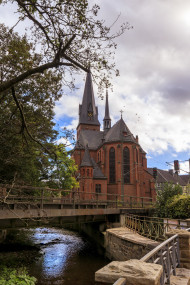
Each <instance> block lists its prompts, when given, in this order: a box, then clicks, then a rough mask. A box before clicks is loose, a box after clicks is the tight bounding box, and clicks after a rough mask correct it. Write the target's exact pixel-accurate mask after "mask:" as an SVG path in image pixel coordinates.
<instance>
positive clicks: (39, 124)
mask: <svg viewBox="0 0 190 285" xmlns="http://www.w3.org/2000/svg"><path fill="white" fill-rule="evenodd" d="M0 36H1V39H2V41H1V43H2V44H3V45H4V46H3V47H2V49H1V51H0V55H1V60H2V72H3V73H4V74H8V73H11V72H15V70H18V71H19V69H22V68H23V65H25V66H30V64H31V63H33V64H38V60H39V57H40V55H39V54H32V51H31V50H32V45H30V44H29V43H28V41H27V39H26V38H25V37H20V36H19V35H18V34H16V33H13V32H12V33H11V34H10V33H9V31H8V29H7V28H6V27H5V26H4V25H0ZM3 39H4V41H3ZM20 62H22V64H20ZM13 67H14V68H13ZM12 69H13V70H12ZM60 88H61V85H60V75H59V74H58V73H57V72H56V71H55V72H54V71H51V70H47V71H45V72H44V74H43V75H41V76H40V77H38V76H37V75H35V76H33V77H32V78H28V79H27V80H25V82H24V83H22V84H20V85H17V88H16V91H15V89H13V90H11V92H10V91H9V90H7V91H6V92H5V95H6V96H5V97H4V98H1V99H2V100H1V104H0V145H1V147H0V183H11V182H12V181H13V180H14V181H15V183H17V184H26V185H32V186H40V185H42V181H43V180H44V178H45V179H46V180H47V177H48V176H50V175H52V174H51V173H50V169H52V171H53V176H54V179H58V178H59V179H62V180H64V182H65V184H64V185H63V183H62V184H61V185H62V186H66V183H68V184H69V185H70V186H71V185H72V186H75V182H76V181H75V179H73V177H71V176H72V175H73V174H74V172H75V166H74V164H73V161H72V160H71V158H70V157H69V156H68V155H67V151H66V149H65V148H64V147H63V146H60V147H59V149H60V148H61V150H62V159H60V158H58V159H57V155H59V156H60V154H59V152H58V146H57V145H56V144H55V141H56V139H57V135H58V133H57V131H55V130H54V125H55V124H54V123H53V117H54V112H53V108H54V106H55V100H58V99H59V97H60V96H61V95H60V92H59V90H60ZM64 160H65V161H64ZM60 161H61V163H63V165H64V163H65V166H62V167H65V168H64V170H65V171H64V172H62V176H61V175H60V173H58V171H57V172H56V171H55V169H58V167H57V165H59V167H60ZM67 165H69V167H67ZM67 169H69V171H68V173H67V174H66V172H67ZM69 181H70V182H69ZM43 184H44V182H43ZM67 186H68V185H67ZM70 188H71V187H70Z"/></svg>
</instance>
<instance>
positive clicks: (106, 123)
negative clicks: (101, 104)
mask: <svg viewBox="0 0 190 285" xmlns="http://www.w3.org/2000/svg"><path fill="white" fill-rule="evenodd" d="M110 128H111V118H110V113H109V103H108V90H106V105H105V116H104V131H107V130H109V129H110Z"/></svg>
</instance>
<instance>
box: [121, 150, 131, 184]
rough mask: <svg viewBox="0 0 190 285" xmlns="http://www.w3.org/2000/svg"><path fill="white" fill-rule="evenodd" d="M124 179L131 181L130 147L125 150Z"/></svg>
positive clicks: (126, 181) (125, 181)
mask: <svg viewBox="0 0 190 285" xmlns="http://www.w3.org/2000/svg"><path fill="white" fill-rule="evenodd" d="M123 181H124V183H130V153H129V149H128V147H125V148H124V150H123Z"/></svg>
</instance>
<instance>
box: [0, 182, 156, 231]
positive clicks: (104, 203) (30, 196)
mask: <svg viewBox="0 0 190 285" xmlns="http://www.w3.org/2000/svg"><path fill="white" fill-rule="evenodd" d="M88 194H89V195H90V197H91V199H87V198H86V197H87V195H88ZM102 195H103V196H102ZM102 197H103V198H104V199H102ZM153 207H154V201H153V200H152V198H150V197H138V198H137V197H135V196H128V195H125V196H121V195H118V194H107V197H106V199H105V194H101V193H97V192H89V193H86V192H85V197H84V192H79V191H68V190H63V189H52V188H45V187H30V186H19V185H4V184H0V228H9V227H16V226H26V225H33V224H34V223H35V221H38V222H40V221H41V222H42V221H43V222H44V221H45V220H48V219H54V221H56V219H59V223H61V224H69V223H75V222H80V223H82V222H83V223H87V222H98V221H104V222H105V221H107V219H108V217H113V216H115V217H116V219H119V215H120V214H121V213H122V212H125V211H127V212H133V213H141V214H142V213H146V211H147V210H149V209H153Z"/></svg>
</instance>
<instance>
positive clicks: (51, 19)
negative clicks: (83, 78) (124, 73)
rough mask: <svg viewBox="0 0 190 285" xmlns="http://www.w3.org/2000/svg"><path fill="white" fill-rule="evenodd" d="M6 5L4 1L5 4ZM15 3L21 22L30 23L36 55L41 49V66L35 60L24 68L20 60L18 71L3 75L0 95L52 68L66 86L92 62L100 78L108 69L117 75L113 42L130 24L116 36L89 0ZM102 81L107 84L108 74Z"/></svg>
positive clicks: (4, 0) (39, 0) (19, 1)
mask: <svg viewBox="0 0 190 285" xmlns="http://www.w3.org/2000/svg"><path fill="white" fill-rule="evenodd" d="M7 2H9V1H8V0H3V1H2V3H3V4H6V3H7ZM12 3H13V4H17V12H18V14H19V21H24V20H26V19H29V20H30V21H31V24H32V28H31V33H32V34H31V35H32V37H31V38H32V39H31V40H30V44H32V46H33V56H34V55H35V52H36V49H38V50H40V57H38V64H36V62H33V61H32V62H30V64H29V65H25V64H23V63H21V61H20V60H19V64H20V68H19V69H18V70H17V69H14V70H13V69H9V72H7V73H4V72H3V76H2V82H1V85H0V92H4V91H6V90H8V89H10V88H11V87H12V86H15V85H17V84H19V83H20V82H23V81H24V80H26V79H27V78H29V77H31V76H32V75H34V74H41V73H43V72H44V71H45V70H48V69H51V68H59V71H60V73H61V74H62V79H63V80H64V84H65V83H69V84H70V85H73V81H72V80H71V81H68V80H67V74H68V73H69V72H70V73H73V72H74V71H78V70H79V69H82V70H85V71H88V69H89V62H90V65H91V69H93V70H94V71H97V72H98V74H99V75H100V73H101V71H105V70H107V71H111V70H115V72H116V73H117V74H118V70H116V69H115V64H114V63H113V62H111V56H112V54H113V49H115V48H116V44H115V42H114V39H115V38H116V37H118V36H119V35H121V34H122V33H123V32H124V31H125V30H126V29H129V28H130V27H129V25H128V23H126V24H123V25H121V28H120V30H119V31H118V32H117V33H116V34H111V27H107V26H105V24H104V21H103V20H99V19H98V18H97V15H98V10H99V9H100V7H99V6H98V5H94V6H93V7H92V8H90V7H89V5H88V1H87V0H61V1H60V0H56V1H51V0H47V1H43V0H34V1H31V0H13V1H12ZM10 32H12V30H11V31H10ZM5 48H6V46H5ZM108 59H109V61H108ZM96 75H97V74H96ZM101 79H102V80H103V81H104V83H106V84H108V81H107V80H106V77H105V73H102V76H101Z"/></svg>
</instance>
